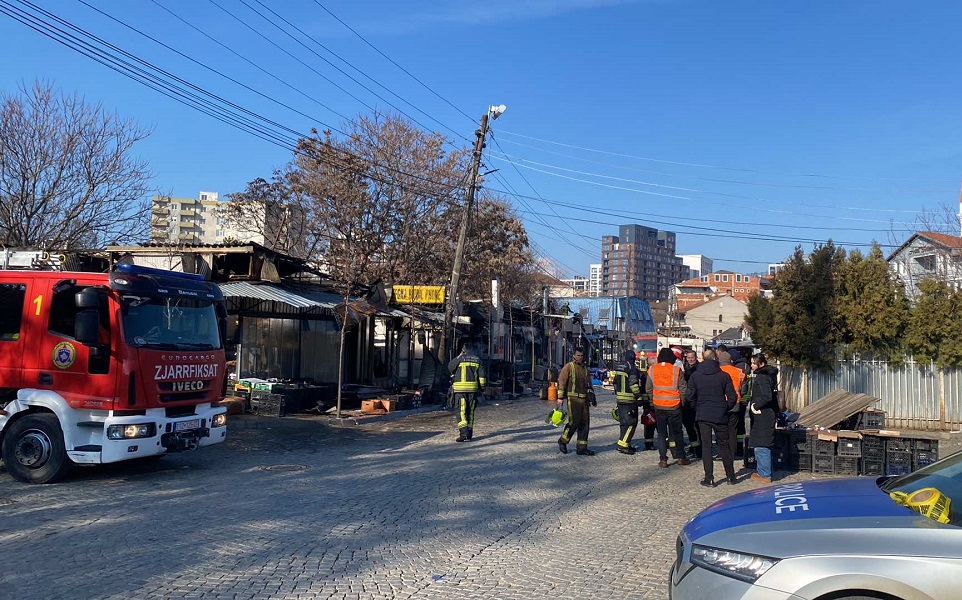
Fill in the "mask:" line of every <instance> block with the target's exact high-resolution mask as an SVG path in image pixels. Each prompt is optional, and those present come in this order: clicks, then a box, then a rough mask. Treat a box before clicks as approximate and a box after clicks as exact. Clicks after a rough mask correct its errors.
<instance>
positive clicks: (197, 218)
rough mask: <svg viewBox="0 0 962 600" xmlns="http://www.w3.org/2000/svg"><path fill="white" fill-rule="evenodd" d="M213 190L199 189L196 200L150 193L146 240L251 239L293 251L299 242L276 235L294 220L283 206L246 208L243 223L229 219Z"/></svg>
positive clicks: (224, 204)
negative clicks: (148, 237)
mask: <svg viewBox="0 0 962 600" xmlns="http://www.w3.org/2000/svg"><path fill="white" fill-rule="evenodd" d="M227 206H228V202H221V201H220V199H219V197H218V194H217V192H200V193H199V194H198V197H197V199H196V200H195V199H193V198H172V197H170V196H154V197H153V198H152V199H151V219H150V241H151V242H154V243H161V244H186V245H197V244H222V243H224V241H225V240H234V241H238V242H254V243H257V244H260V245H262V246H266V247H268V248H274V249H276V250H279V251H281V252H286V253H293V254H296V253H297V250H298V247H299V246H298V244H299V242H296V241H295V242H294V243H293V246H292V244H291V241H290V240H288V239H286V238H287V237H288V236H285V235H279V233H280V232H288V231H290V228H291V226H292V225H294V223H292V222H291V219H290V218H288V217H287V216H286V213H285V210H284V209H277V210H269V209H267V207H265V206H264V205H262V204H250V205H248V208H246V213H247V215H246V216H245V217H244V222H237V220H236V219H234V218H231V217H230V216H229V215H228V213H227V210H226V207H227Z"/></svg>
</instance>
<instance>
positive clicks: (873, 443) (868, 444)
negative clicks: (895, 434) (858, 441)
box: [862, 435, 885, 452]
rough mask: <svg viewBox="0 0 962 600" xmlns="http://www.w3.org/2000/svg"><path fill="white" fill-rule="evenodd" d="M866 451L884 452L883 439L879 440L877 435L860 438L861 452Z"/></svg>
mask: <svg viewBox="0 0 962 600" xmlns="http://www.w3.org/2000/svg"><path fill="white" fill-rule="evenodd" d="M868 450H878V451H880V452H885V439H884V438H880V437H879V436H877V435H864V436H862V452H866V451H868Z"/></svg>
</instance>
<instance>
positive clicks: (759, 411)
mask: <svg viewBox="0 0 962 600" xmlns="http://www.w3.org/2000/svg"><path fill="white" fill-rule="evenodd" d="M752 371H753V372H754V373H755V381H754V383H753V384H752V397H751V401H750V404H749V406H748V410H749V412H750V413H751V415H752V417H753V419H752V430H751V435H750V436H749V438H748V443H749V445H750V446H751V447H752V448H754V449H755V468H756V469H757V471H756V472H755V473H752V479H754V480H755V481H761V482H762V483H771V482H772V446H774V445H775V418H776V415H777V414H778V398H777V396H776V394H775V382H776V381H777V377H778V370H777V369H775V367H771V366H769V365H768V361H767V360H766V359H765V355H764V354H756V355H755V356H753V357H752Z"/></svg>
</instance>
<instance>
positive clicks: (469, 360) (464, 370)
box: [448, 354, 486, 392]
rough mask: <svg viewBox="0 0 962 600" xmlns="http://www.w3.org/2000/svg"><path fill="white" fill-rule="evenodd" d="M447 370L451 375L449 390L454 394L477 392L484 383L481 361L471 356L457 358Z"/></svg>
mask: <svg viewBox="0 0 962 600" xmlns="http://www.w3.org/2000/svg"><path fill="white" fill-rule="evenodd" d="M448 368H449V369H450V371H451V374H452V375H453V380H452V383H451V389H452V390H454V391H455V392H478V391H481V388H483V387H484V384H485V383H486V381H485V374H484V368H482V366H481V359H479V358H478V357H477V356H475V355H473V354H465V355H463V356H459V357H458V358H456V359H454V360H453V361H451V364H450V365H448Z"/></svg>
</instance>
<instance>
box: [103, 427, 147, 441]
mask: <svg viewBox="0 0 962 600" xmlns="http://www.w3.org/2000/svg"><path fill="white" fill-rule="evenodd" d="M155 435H157V426H156V425H154V424H153V423H137V424H135V425H111V426H110V427H108V428H107V439H108V440H133V439H137V438H148V437H154V436H155Z"/></svg>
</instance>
